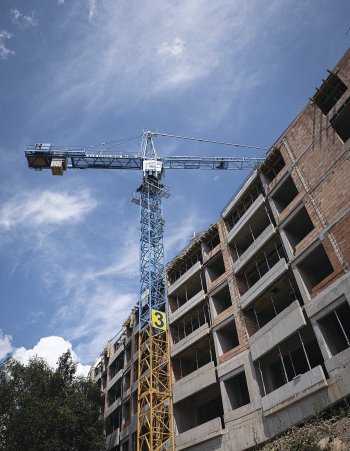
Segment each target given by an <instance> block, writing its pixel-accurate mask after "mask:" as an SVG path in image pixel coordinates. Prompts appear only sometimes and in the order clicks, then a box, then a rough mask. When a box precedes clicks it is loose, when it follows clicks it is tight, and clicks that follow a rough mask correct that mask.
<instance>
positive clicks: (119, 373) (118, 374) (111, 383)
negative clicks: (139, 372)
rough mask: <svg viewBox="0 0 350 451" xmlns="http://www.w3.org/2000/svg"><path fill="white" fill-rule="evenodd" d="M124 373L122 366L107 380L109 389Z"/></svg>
mask: <svg viewBox="0 0 350 451" xmlns="http://www.w3.org/2000/svg"><path fill="white" fill-rule="evenodd" d="M122 375H123V368H121V369H120V370H119V371H118V373H117V374H116V375H115V376H114V377H113V378H112V379H111V380H110V381H108V382H107V390H109V389H110V388H111V387H112V386H113V385H114V384H115V383H116V382H117V380H118V379H120V378H121V377H122Z"/></svg>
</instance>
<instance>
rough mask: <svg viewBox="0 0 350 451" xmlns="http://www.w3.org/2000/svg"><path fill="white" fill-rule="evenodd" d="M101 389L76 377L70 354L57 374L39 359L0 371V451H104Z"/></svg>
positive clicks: (61, 361) (13, 362)
mask: <svg viewBox="0 0 350 451" xmlns="http://www.w3.org/2000/svg"><path fill="white" fill-rule="evenodd" d="M100 405H101V396H100V392H99V389H98V387H97V386H96V385H95V384H93V383H92V382H90V381H89V380H87V379H86V378H83V377H77V376H76V364H75V363H74V362H73V360H72V356H71V354H70V352H69V351H67V352H66V353H64V354H63V355H62V356H61V357H60V358H59V361H58V368H57V370H54V369H52V368H50V367H49V366H48V365H47V363H46V362H45V361H44V360H42V359H40V358H34V359H32V360H30V362H29V364H28V365H22V364H21V363H19V362H18V361H16V360H14V359H8V360H7V361H6V362H5V363H3V364H2V365H1V367H0V450H3V451H22V450H23V451H41V450H42V451H44V450H45V451H98V450H101V449H104V438H103V424H102V421H101V420H100V419H99V412H100Z"/></svg>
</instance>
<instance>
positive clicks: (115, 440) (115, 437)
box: [106, 428, 119, 450]
mask: <svg viewBox="0 0 350 451" xmlns="http://www.w3.org/2000/svg"><path fill="white" fill-rule="evenodd" d="M117 445H119V428H117V429H116V430H115V431H113V432H112V434H109V436H108V437H107V438H106V447H107V450H110V449H112V448H114V447H115V446H117Z"/></svg>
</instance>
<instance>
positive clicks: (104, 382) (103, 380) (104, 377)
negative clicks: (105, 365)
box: [102, 373, 107, 389]
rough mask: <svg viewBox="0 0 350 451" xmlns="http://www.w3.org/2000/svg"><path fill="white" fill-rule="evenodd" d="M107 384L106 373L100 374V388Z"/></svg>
mask: <svg viewBox="0 0 350 451" xmlns="http://www.w3.org/2000/svg"><path fill="white" fill-rule="evenodd" d="M106 385H107V373H104V374H103V375H102V389H105V388H106Z"/></svg>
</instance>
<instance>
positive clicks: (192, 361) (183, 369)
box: [172, 338, 216, 381]
mask: <svg viewBox="0 0 350 451" xmlns="http://www.w3.org/2000/svg"><path fill="white" fill-rule="evenodd" d="M209 362H214V364H215V365H216V357H215V348H214V343H213V339H212V338H205V339H203V340H201V341H200V342H198V343H197V344H196V345H195V346H191V347H190V348H188V349H186V350H185V351H184V352H182V353H181V354H180V355H178V356H176V357H174V358H173V359H172V369H173V373H174V378H175V381H178V380H180V379H182V378H183V377H186V376H187V375H189V374H191V373H193V371H196V370H198V368H201V367H202V366H204V365H206V364H207V363H209Z"/></svg>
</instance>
